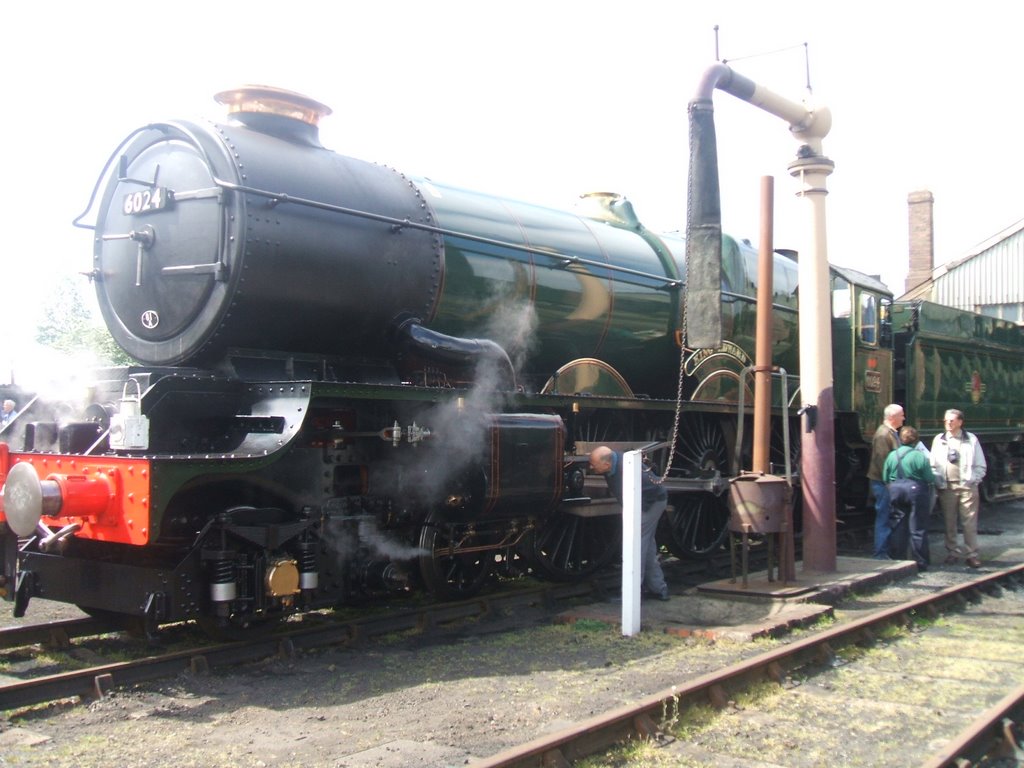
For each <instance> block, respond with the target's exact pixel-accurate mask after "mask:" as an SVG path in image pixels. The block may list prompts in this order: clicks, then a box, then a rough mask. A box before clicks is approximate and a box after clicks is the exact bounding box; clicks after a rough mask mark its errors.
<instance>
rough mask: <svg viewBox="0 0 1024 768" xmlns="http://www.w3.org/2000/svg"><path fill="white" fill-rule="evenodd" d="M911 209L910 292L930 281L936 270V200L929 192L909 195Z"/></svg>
mask: <svg viewBox="0 0 1024 768" xmlns="http://www.w3.org/2000/svg"><path fill="white" fill-rule="evenodd" d="M907 205H908V206H909V208H910V211H909V217H910V269H909V271H908V272H907V284H906V287H905V288H904V290H905V291H909V290H910V289H911V288H916V287H917V286H918V285H920V284H921V283H923V282H924V281H925V280H930V279H931V276H932V270H933V269H934V268H935V227H934V224H933V218H932V208H933V207H934V205H935V198H934V197H933V196H932V193H931V192H929V191H928V190H919V191H917V192H911V193H910V194H909V195H907Z"/></svg>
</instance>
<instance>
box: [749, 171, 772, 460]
mask: <svg viewBox="0 0 1024 768" xmlns="http://www.w3.org/2000/svg"><path fill="white" fill-rule="evenodd" d="M774 210H775V179H773V178H772V177H771V176H762V177H761V238H760V243H761V244H760V250H758V253H757V341H756V346H755V350H754V364H755V367H754V453H753V464H752V466H751V471H753V472H763V473H766V474H767V473H768V472H769V470H770V468H769V466H768V464H769V461H768V457H769V442H770V441H771V418H772V414H771V409H772V379H771V369H772V295H773V293H774V290H773V287H772V267H773V264H772V262H773V260H774V259H773V254H774V251H775V246H774V245H773V240H772V237H773V229H772V224H773V219H774V216H775V213H774Z"/></svg>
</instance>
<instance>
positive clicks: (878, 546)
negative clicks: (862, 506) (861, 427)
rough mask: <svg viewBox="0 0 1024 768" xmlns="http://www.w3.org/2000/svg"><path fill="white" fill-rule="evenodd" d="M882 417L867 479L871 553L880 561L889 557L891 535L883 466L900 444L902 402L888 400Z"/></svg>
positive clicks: (902, 417) (872, 443)
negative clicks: (871, 519)
mask: <svg viewBox="0 0 1024 768" xmlns="http://www.w3.org/2000/svg"><path fill="white" fill-rule="evenodd" d="M882 418H883V421H882V423H881V424H880V425H879V427H878V429H876V430H875V436H874V437H873V438H872V440H871V462H870V463H869V464H868V482H869V483H870V485H871V495H872V496H874V497H875V551H874V556H875V557H876V558H878V559H879V560H890V559H891V558H890V557H889V536H890V535H892V529H891V528H890V526H889V491H888V489H887V488H886V487H885V482H884V481H883V480H882V467H883V466H884V465H885V459H886V457H888V455H889V453H890V452H892V451H895V450H896V449H897V448H898V447H899V445H900V438H899V428H900V427H902V426H903V421H904V419H906V414H905V413H903V406H902V405H899V404H897V403H891V404H890V405H887V406H885V410H884V411H883V412H882Z"/></svg>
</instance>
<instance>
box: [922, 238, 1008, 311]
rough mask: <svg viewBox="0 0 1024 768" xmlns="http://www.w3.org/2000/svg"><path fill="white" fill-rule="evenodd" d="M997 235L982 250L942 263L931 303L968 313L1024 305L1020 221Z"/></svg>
mask: <svg viewBox="0 0 1024 768" xmlns="http://www.w3.org/2000/svg"><path fill="white" fill-rule="evenodd" d="M1001 235H1005V236H1003V237H1000V236H997V237H995V238H992V239H991V240H990V241H987V243H988V245H987V247H986V248H984V249H983V250H980V251H978V252H977V253H974V254H971V255H969V256H966V257H964V258H963V259H960V260H958V261H957V262H954V263H952V264H946V265H945V270H944V271H943V272H942V274H937V275H936V276H935V282H934V291H933V300H934V301H936V302H938V303H939V304H945V305H947V306H951V307H960V308H962V309H969V310H975V308H977V307H979V306H983V305H995V304H1020V303H1024V220H1022V221H1021V222H1018V224H1017V225H1014V227H1011V228H1009V229H1007V230H1004V232H1003V233H1001ZM939 271H940V270H936V272H939Z"/></svg>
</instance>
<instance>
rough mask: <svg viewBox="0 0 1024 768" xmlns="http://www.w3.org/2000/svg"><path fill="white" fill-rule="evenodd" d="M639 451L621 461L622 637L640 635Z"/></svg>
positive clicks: (625, 456) (641, 569)
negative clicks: (638, 633)
mask: <svg viewBox="0 0 1024 768" xmlns="http://www.w3.org/2000/svg"><path fill="white" fill-rule="evenodd" d="M642 460H643V458H642V454H641V453H640V451H629V452H628V453H626V454H624V455H623V457H622V634H623V635H625V636H626V637H632V636H633V635H635V634H636V633H637V632H639V631H640V580H641V578H642V577H643V564H642V563H641V562H640V512H641V507H640V467H641V466H642V465H641V461H642Z"/></svg>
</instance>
